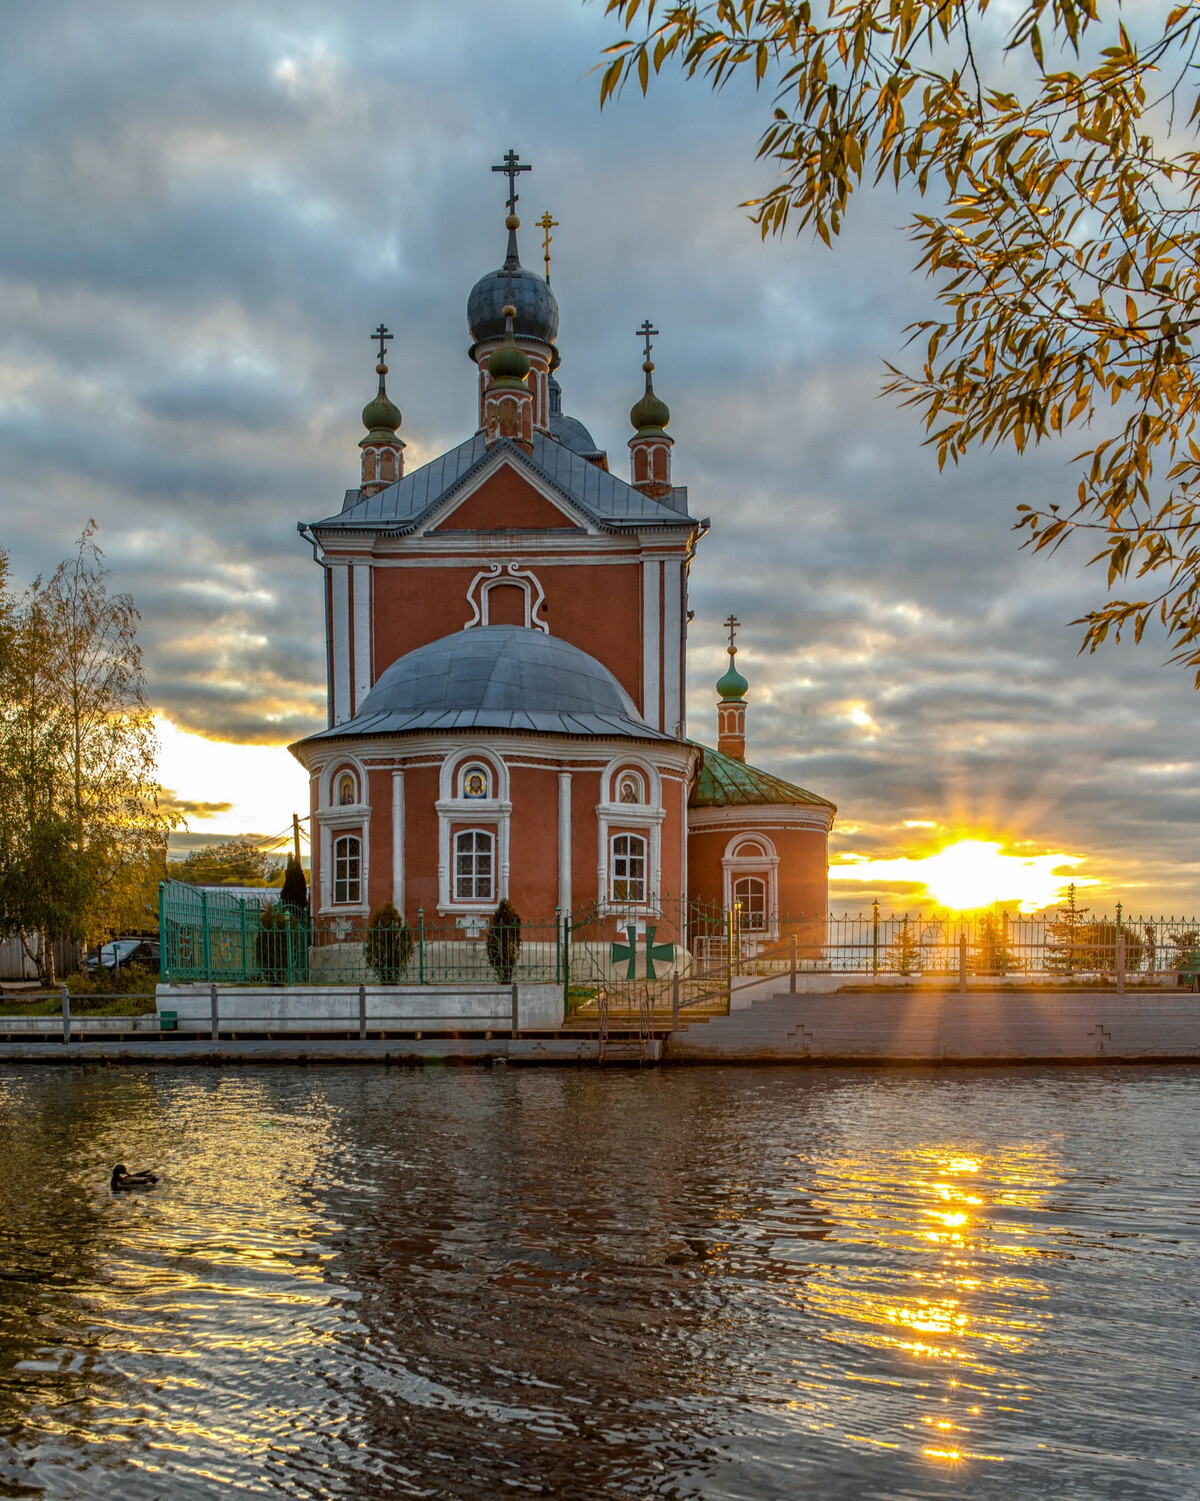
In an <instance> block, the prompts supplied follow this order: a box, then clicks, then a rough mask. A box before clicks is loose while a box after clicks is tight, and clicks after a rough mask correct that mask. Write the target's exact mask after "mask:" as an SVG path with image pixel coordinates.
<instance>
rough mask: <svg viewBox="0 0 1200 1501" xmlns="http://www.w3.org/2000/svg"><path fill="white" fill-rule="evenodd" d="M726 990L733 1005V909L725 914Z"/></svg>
mask: <svg viewBox="0 0 1200 1501" xmlns="http://www.w3.org/2000/svg"><path fill="white" fill-rule="evenodd" d="M725 989H726V992H727V993H728V996H729V1003H730V1005H732V1004H733V908H732V907H731V908H730V909H729V911H728V912H727V913H726V914H725Z"/></svg>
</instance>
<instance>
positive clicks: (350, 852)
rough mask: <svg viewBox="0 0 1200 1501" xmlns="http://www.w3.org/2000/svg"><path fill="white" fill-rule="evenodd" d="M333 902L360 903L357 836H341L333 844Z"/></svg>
mask: <svg viewBox="0 0 1200 1501" xmlns="http://www.w3.org/2000/svg"><path fill="white" fill-rule="evenodd" d="M333 900H334V903H335V905H337V904H339V903H349V902H361V901H362V840H361V839H360V838H359V837H358V835H357V834H342V835H340V836H339V837H338V838H337V839H335V840H334V842H333Z"/></svg>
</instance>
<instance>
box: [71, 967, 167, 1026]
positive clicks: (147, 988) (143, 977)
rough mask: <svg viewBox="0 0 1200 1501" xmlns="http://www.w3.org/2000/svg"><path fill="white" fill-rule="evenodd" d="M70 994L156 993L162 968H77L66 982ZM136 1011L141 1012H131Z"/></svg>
mask: <svg viewBox="0 0 1200 1501" xmlns="http://www.w3.org/2000/svg"><path fill="white" fill-rule="evenodd" d="M62 983H63V984H64V985H65V986H66V987H67V992H68V994H69V995H79V996H84V995H101V996H103V995H153V994H154V993H155V991H156V990H157V988H158V971H157V970H156V969H151V968H150V966H149V965H147V964H122V965H120V966H119V967H118V966H115V965H114V966H113V968H112V969H106V968H105V967H104V966H102V965H98V966H97V967H96V968H95V969H92V970H85V969H77V970H75V971H74V973H73V974H69V975H65V976H64V977H63V982H62ZM131 1014H133V1015H136V1014H137V1013H136V1012H135V1013H131Z"/></svg>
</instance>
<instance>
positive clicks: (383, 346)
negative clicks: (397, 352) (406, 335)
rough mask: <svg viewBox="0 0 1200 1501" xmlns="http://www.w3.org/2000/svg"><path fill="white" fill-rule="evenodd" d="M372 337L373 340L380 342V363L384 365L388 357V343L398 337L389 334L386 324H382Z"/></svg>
mask: <svg viewBox="0 0 1200 1501" xmlns="http://www.w3.org/2000/svg"><path fill="white" fill-rule="evenodd" d="M371 337H372V339H378V340H379V363H380V364H381V365H382V364H383V362H384V359H385V357H386V355H387V341H388V340H389V339H394V338H395V337H396V336H395V334H390V333H388V330H387V324H386V323H381V324H380V325H379V327H378V328H377V329H376V330H375V332H374V333H373V334H372V335H371Z"/></svg>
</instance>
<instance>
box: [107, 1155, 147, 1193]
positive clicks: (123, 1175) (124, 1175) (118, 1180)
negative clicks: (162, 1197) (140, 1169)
mask: <svg viewBox="0 0 1200 1501" xmlns="http://www.w3.org/2000/svg"><path fill="white" fill-rule="evenodd" d="M157 1182H158V1178H157V1176H156V1175H155V1174H154V1173H131V1172H130V1171H129V1169H128V1168H127V1167H126V1166H125V1164H124V1163H123V1162H118V1163H117V1165H116V1167H114V1168H113V1170H112V1178H111V1179H110V1180H109V1186H110V1188H111V1189H112V1191H113V1193H128V1192H129V1191H130V1190H131V1189H135V1188H153V1187H154V1185H155V1184H156V1183H157Z"/></svg>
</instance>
